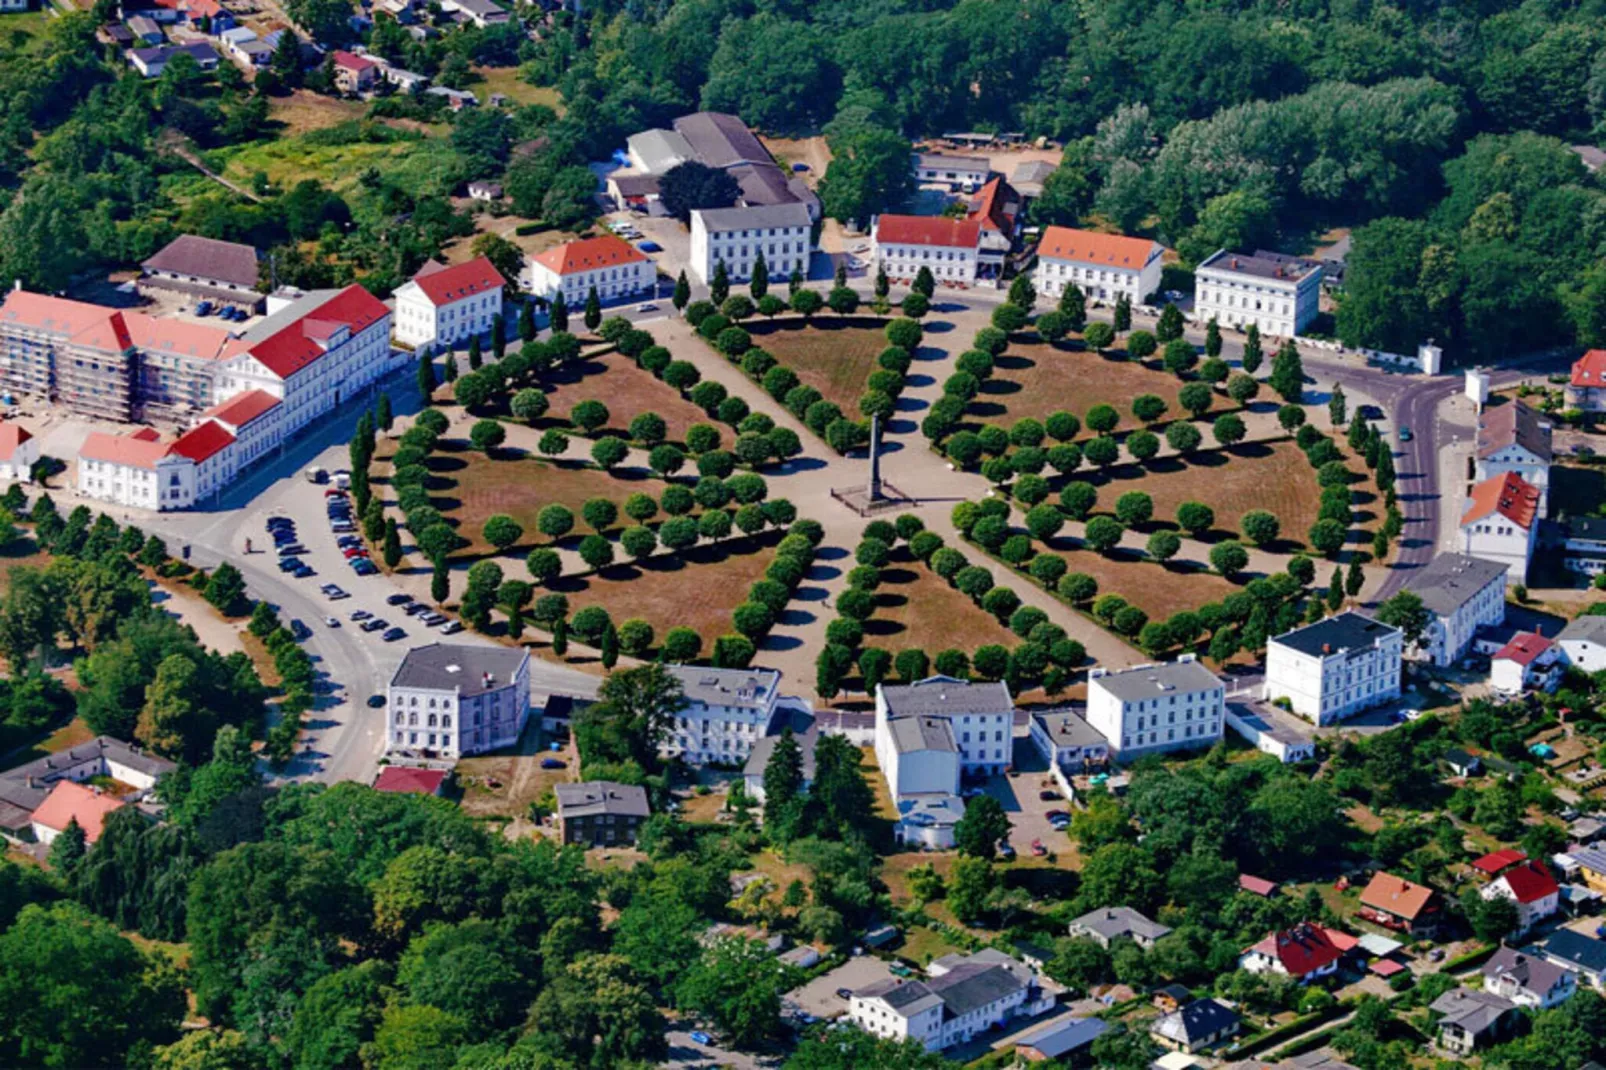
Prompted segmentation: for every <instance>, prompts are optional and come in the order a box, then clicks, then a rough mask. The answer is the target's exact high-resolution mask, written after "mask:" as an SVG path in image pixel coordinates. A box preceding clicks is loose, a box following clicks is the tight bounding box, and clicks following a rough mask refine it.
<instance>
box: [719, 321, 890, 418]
mask: <svg viewBox="0 0 1606 1070" xmlns="http://www.w3.org/2000/svg"><path fill="white" fill-rule="evenodd" d="M742 326H743V327H744V328H745V329H746V330H747V331H748V332H749V333H750V334H751V335H752V336H753V344H754V345H755V346H758V347H760V348H762V349H765V350H768V351H769V352H770V353H773V354H774V355H775V359H776V360H778V361H780V362H781V363H782V364H784V365H786V366H787V367H788V368H791V369H792V370H793V371H794V372H796V373H797V377H798V379H799V380H801V381H802V382H803V383H804V385H806V386H812V387H813V388H814V389H816V390H818V391H819V392H820V394H821V395H822V396H823V397H824V398H825V400H827V401H833V402H835V403H836V404H837V405H839V406H841V408H842V411H843V412H846V413H849V414H850V415H856V414H857V413H858V411H859V409H858V405H859V395H860V394H862V393H864V382H865V380H866V379H868V378H869V377H870V373H871V372H873V371H875V369H876V362H875V359H876V357H877V356H878V355H880V353H881V351H882V350H883V349H885V348H887V339H886V335H885V333H884V328H885V323H884V321H882V320H879V319H873V318H866V317H863V316H849V317H847V318H846V319H843V318H839V317H837V316H836V315H834V314H833V313H830V312H824V313H821V314H820V315H818V316H815V317H814V320H813V322H811V323H805V322H804V321H803V320H802V319H800V318H796V317H789V318H787V319H782V320H776V321H774V322H765V321H763V320H749V321H748V322H746V323H744V324H742Z"/></svg>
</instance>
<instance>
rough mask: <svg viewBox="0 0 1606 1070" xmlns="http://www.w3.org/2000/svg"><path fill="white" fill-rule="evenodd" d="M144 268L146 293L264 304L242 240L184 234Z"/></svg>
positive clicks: (251, 254)
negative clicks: (159, 292) (153, 292)
mask: <svg viewBox="0 0 1606 1070" xmlns="http://www.w3.org/2000/svg"><path fill="white" fill-rule="evenodd" d="M230 32H231V33H232V32H234V31H230ZM246 32H247V33H250V31H249V30H247V31H246ZM140 268H141V269H142V271H141V274H140V277H139V280H138V283H137V285H138V288H139V290H140V292H141V293H142V294H144V293H148V292H149V291H153V290H155V291H162V292H166V293H176V294H179V295H181V296H183V297H186V298H200V299H203V300H210V301H213V302H216V303H218V304H227V305H238V306H240V307H242V308H246V309H249V310H251V311H255V310H256V309H257V308H259V307H260V306H261V304H262V295H261V294H259V293H258V292H257V277H258V271H257V251H256V250H255V249H254V248H252V247H251V246H249V245H244V244H241V243H240V242H232V241H219V240H218V239H216V238H203V237H201V236H200V235H198V234H181V235H179V236H178V237H177V238H174V239H173V240H172V241H170V242H168V243H167V244H166V245H164V246H162V248H161V249H160V250H158V251H157V252H156V254H155V255H154V256H151V257H150V258H149V259H147V260H146V261H145V262H144V263H142V264H141V265H140Z"/></svg>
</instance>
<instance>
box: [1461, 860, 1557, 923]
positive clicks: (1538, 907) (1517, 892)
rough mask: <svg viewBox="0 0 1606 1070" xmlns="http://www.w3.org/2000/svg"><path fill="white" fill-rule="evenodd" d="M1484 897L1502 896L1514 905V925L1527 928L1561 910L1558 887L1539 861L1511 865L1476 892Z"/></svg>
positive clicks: (1548, 871)
mask: <svg viewBox="0 0 1606 1070" xmlns="http://www.w3.org/2000/svg"><path fill="white" fill-rule="evenodd" d="M1478 894H1479V895H1481V896H1482V897H1483V898H1484V899H1485V900H1490V899H1493V898H1495V897H1496V896H1504V897H1505V898H1507V899H1509V900H1511V901H1512V902H1513V903H1515V904H1516V905H1517V928H1518V929H1519V930H1527V929H1530V928H1532V927H1533V926H1534V925H1536V924H1537V923H1539V922H1541V921H1543V920H1544V919H1545V918H1548V917H1550V916H1551V915H1552V914H1554V913H1555V912H1556V911H1557V910H1559V909H1561V887H1560V886H1559V885H1558V884H1557V883H1556V878H1555V877H1554V876H1553V875H1552V874H1551V872H1550V870H1549V869H1548V868H1547V867H1546V866H1545V864H1544V863H1543V862H1540V861H1539V860H1537V859H1532V860H1529V861H1527V862H1524V863H1522V864H1521V865H1516V866H1512V867H1511V868H1510V869H1508V870H1506V871H1505V872H1504V873H1502V874H1501V875H1500V876H1498V877H1496V878H1495V879H1494V880H1492V881H1490V882H1489V883H1488V884H1486V885H1484V886H1483V889H1482V890H1481V891H1479V892H1478Z"/></svg>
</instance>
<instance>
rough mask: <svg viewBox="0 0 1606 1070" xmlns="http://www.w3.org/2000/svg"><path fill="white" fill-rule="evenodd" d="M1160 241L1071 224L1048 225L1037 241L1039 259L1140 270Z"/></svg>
mask: <svg viewBox="0 0 1606 1070" xmlns="http://www.w3.org/2000/svg"><path fill="white" fill-rule="evenodd" d="M1158 245H1159V243H1158V242H1156V241H1154V240H1152V239H1150V238H1129V237H1127V236H1126V235H1125V234H1100V233H1099V232H1098V231H1094V230H1077V229H1076V228H1074V227H1049V228H1048V229H1047V230H1045V231H1043V240H1042V241H1041V242H1039V243H1038V246H1037V256H1038V259H1040V260H1069V261H1072V262H1073V263H1078V264H1094V265H1097V266H1098V267H1105V268H1111V267H1113V268H1121V269H1124V270H1127V271H1141V270H1143V265H1144V264H1147V263H1148V262H1149V260H1150V259H1151V257H1152V256H1153V255H1154V250H1155V248H1156V246H1158Z"/></svg>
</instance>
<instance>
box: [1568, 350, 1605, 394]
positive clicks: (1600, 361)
mask: <svg viewBox="0 0 1606 1070" xmlns="http://www.w3.org/2000/svg"><path fill="white" fill-rule="evenodd" d="M1572 385H1573V386H1593V387H1603V386H1606V349H1591V350H1589V351H1588V352H1587V353H1585V354H1584V355H1583V356H1581V357H1579V358H1578V359H1577V360H1575V361H1573V377H1572Z"/></svg>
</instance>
